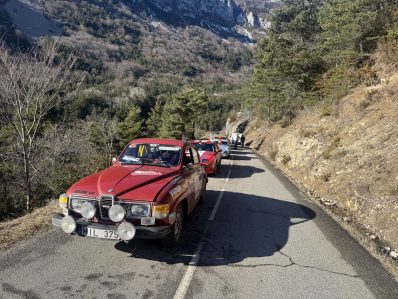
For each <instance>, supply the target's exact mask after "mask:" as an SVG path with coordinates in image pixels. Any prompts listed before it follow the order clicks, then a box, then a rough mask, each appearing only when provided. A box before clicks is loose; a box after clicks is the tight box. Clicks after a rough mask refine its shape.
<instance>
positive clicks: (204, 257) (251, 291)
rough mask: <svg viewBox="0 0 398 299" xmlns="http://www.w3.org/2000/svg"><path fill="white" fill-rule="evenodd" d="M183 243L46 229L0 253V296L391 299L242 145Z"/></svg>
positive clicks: (370, 267) (358, 256)
mask: <svg viewBox="0 0 398 299" xmlns="http://www.w3.org/2000/svg"><path fill="white" fill-rule="evenodd" d="M207 194H208V196H207V200H206V202H205V203H203V204H201V205H199V206H198V207H197V209H196V211H195V212H194V214H193V215H192V216H191V217H190V219H188V221H187V222H186V226H185V232H184V237H183V238H184V243H183V244H182V245H181V246H179V247H177V248H174V249H164V248H162V247H161V245H160V243H159V242H158V241H156V240H152V241H149V240H138V241H136V242H135V246H134V248H135V250H134V253H132V251H133V245H131V244H129V245H126V244H124V243H122V242H119V243H115V242H113V241H106V240H97V239H91V238H81V237H75V236H72V237H69V236H66V235H65V234H63V233H62V232H60V231H56V230H51V231H49V232H46V233H42V234H40V235H38V236H35V237H33V238H30V239H29V240H27V241H25V242H22V243H20V244H19V245H17V246H14V247H13V248H11V249H9V250H8V251H6V252H4V253H2V254H0V297H1V298H71V297H77V298H80V297H84V298H176V299H177V298H184V297H185V298H362V299H363V298H398V284H397V282H396V281H394V279H393V278H392V276H391V275H390V274H389V273H388V272H387V271H385V270H384V269H383V267H382V266H381V265H380V264H379V262H378V261H377V260H376V259H374V258H373V257H372V256H370V255H369V254H368V253H367V252H366V250H364V249H363V248H362V247H361V246H360V245H359V244H358V243H357V242H356V241H355V240H354V239H353V238H352V237H351V236H350V235H349V234H348V233H347V232H345V231H344V230H343V229H342V228H340V226H339V225H337V224H336V223H335V222H334V221H333V220H332V219H330V218H329V217H328V216H327V215H326V214H325V213H324V212H322V210H321V209H319V208H318V207H317V206H316V205H314V204H312V203H311V202H310V201H308V200H307V199H306V198H305V196H303V195H302V194H301V193H300V192H299V190H297V189H296V188H295V187H294V186H293V185H292V184H290V183H289V182H288V180H286V179H285V178H284V177H283V176H282V175H280V174H279V173H278V172H277V171H276V170H274V169H273V168H272V167H271V166H269V165H267V163H266V162H264V161H262V160H261V159H259V158H258V157H257V156H256V155H255V154H253V153H251V152H250V151H249V150H237V151H235V152H234V155H233V160H232V162H231V161H230V160H223V165H222V167H221V169H220V172H219V173H218V175H217V176H216V177H212V178H210V180H209V184H208V193H207Z"/></svg>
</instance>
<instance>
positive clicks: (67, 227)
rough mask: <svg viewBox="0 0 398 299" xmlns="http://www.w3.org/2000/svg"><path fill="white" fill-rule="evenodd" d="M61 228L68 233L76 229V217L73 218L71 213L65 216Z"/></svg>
mask: <svg viewBox="0 0 398 299" xmlns="http://www.w3.org/2000/svg"><path fill="white" fill-rule="evenodd" d="M61 228H62V230H63V231H64V232H65V233H67V234H71V233H73V232H74V231H75V229H76V221H75V219H73V217H72V216H69V215H68V216H65V217H64V218H62V220H61Z"/></svg>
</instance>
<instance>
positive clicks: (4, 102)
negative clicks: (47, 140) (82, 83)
mask: <svg viewBox="0 0 398 299" xmlns="http://www.w3.org/2000/svg"><path fill="white" fill-rule="evenodd" d="M58 49H59V44H58V43H57V42H49V43H46V45H44V46H43V47H42V48H40V47H38V46H35V47H33V48H32V49H31V50H30V51H28V52H24V53H23V52H20V51H17V52H11V51H10V50H9V49H7V47H6V45H5V43H4V42H3V41H0V105H1V107H0V112H1V115H0V116H1V121H2V122H3V123H4V124H5V125H7V126H10V127H11V128H12V131H13V133H14V135H15V142H16V144H17V146H18V150H19V153H18V154H19V155H20V156H21V160H22V163H23V172H24V176H23V178H24V187H25V195H26V210H28V211H29V210H30V209H31V208H32V206H31V205H32V196H33V192H32V184H31V183H32V181H31V180H32V169H33V168H32V166H33V165H32V154H33V152H34V151H33V150H34V148H35V145H36V140H37V135H38V133H39V132H40V130H41V128H42V126H43V120H44V117H45V115H46V114H47V113H48V111H50V110H51V109H52V108H53V107H54V106H55V105H56V104H57V102H58V101H62V100H63V97H62V96H61V93H62V91H63V90H64V88H65V87H66V85H67V84H69V83H70V82H71V78H72V76H71V71H72V66H73V64H74V62H75V58H74V57H73V56H72V55H71V56H69V57H68V58H67V59H65V60H61V59H59V58H58V57H57V52H58Z"/></svg>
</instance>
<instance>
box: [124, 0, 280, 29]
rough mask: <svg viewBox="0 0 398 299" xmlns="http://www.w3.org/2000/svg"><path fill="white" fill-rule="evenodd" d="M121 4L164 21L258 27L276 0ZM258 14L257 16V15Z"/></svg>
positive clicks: (131, 0)
mask: <svg viewBox="0 0 398 299" xmlns="http://www.w3.org/2000/svg"><path fill="white" fill-rule="evenodd" d="M124 2H125V4H127V5H129V6H132V7H134V9H135V10H136V11H137V12H138V13H139V14H141V15H143V16H145V17H153V18H157V19H161V20H163V21H166V22H170V23H175V24H177V25H183V24H199V25H201V26H208V27H212V28H213V29H214V27H218V29H223V30H232V28H233V27H235V26H244V27H247V28H260V27H264V25H266V24H268V21H267V19H268V15H269V13H270V12H271V11H272V10H273V9H274V8H276V7H278V6H279V5H280V0H268V1H257V2H256V1H253V0H146V1H143V0H129V1H128V0H125V1H124ZM260 16H261V17H260Z"/></svg>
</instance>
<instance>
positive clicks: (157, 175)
mask: <svg viewBox="0 0 398 299" xmlns="http://www.w3.org/2000/svg"><path fill="white" fill-rule="evenodd" d="M178 176H180V172H179V171H178V169H177V168H164V167H156V166H149V165H127V166H126V165H113V166H111V167H109V168H107V169H105V170H103V171H100V172H97V173H94V174H92V175H90V176H88V177H85V178H83V179H82V180H80V181H78V182H77V183H75V184H74V185H72V186H71V187H70V188H69V190H68V192H67V193H68V195H71V194H77V195H80V196H84V197H100V196H101V195H104V194H106V195H112V196H115V197H117V198H118V199H122V200H128V201H130V200H131V201H134V200H139V201H154V200H156V197H157V195H158V194H159V193H160V191H161V190H162V189H163V188H164V187H165V186H166V185H167V184H168V183H169V182H170V181H171V180H173V179H174V178H176V177H178Z"/></svg>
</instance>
